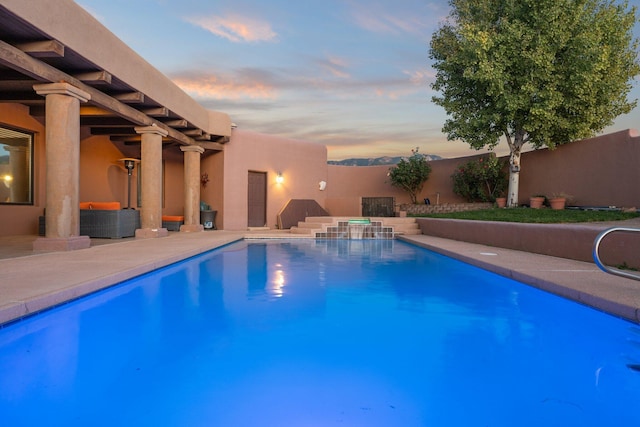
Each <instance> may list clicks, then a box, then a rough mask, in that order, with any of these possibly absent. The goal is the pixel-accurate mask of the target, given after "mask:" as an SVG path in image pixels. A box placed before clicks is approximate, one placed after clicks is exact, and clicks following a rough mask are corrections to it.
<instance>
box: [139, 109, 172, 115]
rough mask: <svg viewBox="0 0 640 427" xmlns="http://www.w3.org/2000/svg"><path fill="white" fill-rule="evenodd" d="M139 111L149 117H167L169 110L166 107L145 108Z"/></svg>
mask: <svg viewBox="0 0 640 427" xmlns="http://www.w3.org/2000/svg"><path fill="white" fill-rule="evenodd" d="M141 111H142V112H143V113H145V114H146V115H148V116H151V117H169V109H168V108H167V107H157V108H147V109H145V110H141Z"/></svg>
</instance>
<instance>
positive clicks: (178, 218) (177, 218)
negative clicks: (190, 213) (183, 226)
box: [162, 215, 184, 222]
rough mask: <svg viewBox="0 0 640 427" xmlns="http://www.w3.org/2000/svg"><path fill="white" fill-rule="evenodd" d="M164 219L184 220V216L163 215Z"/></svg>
mask: <svg viewBox="0 0 640 427" xmlns="http://www.w3.org/2000/svg"><path fill="white" fill-rule="evenodd" d="M162 220H163V221H175V222H184V216H182V215H162Z"/></svg>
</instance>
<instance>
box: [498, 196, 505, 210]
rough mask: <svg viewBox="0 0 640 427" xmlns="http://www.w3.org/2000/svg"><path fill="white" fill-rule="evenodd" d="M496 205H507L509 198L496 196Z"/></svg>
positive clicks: (500, 206)
mask: <svg viewBox="0 0 640 427" xmlns="http://www.w3.org/2000/svg"><path fill="white" fill-rule="evenodd" d="M496 205H498V207H499V208H504V207H505V206H507V198H506V197H497V198H496Z"/></svg>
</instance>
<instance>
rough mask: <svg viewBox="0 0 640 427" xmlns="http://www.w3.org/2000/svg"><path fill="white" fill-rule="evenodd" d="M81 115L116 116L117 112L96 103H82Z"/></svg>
mask: <svg viewBox="0 0 640 427" xmlns="http://www.w3.org/2000/svg"><path fill="white" fill-rule="evenodd" d="M80 116H92V117H105V116H106V117H115V114H113V112H111V111H109V110H105V109H104V108H100V107H96V106H95V105H81V106H80Z"/></svg>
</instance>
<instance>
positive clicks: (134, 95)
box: [113, 92, 144, 104]
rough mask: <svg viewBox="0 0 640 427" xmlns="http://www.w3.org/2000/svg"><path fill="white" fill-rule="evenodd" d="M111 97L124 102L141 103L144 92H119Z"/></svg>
mask: <svg viewBox="0 0 640 427" xmlns="http://www.w3.org/2000/svg"><path fill="white" fill-rule="evenodd" d="M113 97H114V98H115V99H117V100H118V101H120V102H124V103H125V104H142V103H143V102H144V93H142V92H127V93H119V94H117V95H113Z"/></svg>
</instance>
